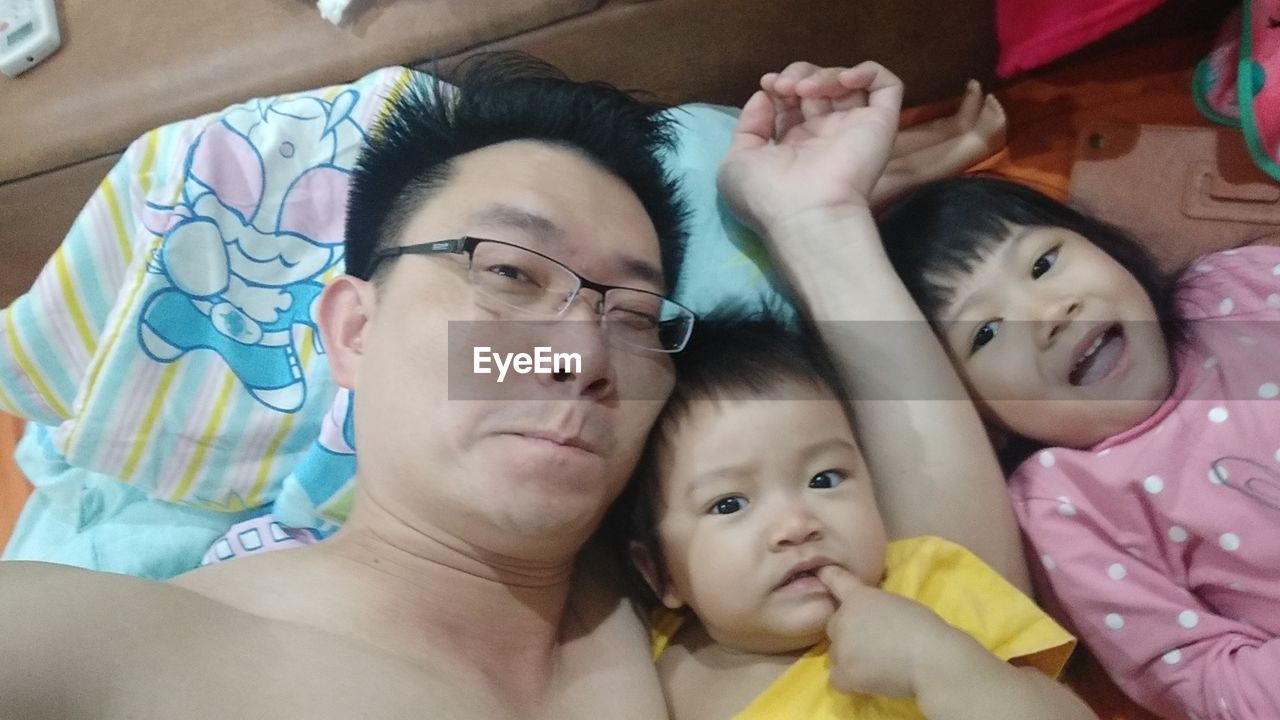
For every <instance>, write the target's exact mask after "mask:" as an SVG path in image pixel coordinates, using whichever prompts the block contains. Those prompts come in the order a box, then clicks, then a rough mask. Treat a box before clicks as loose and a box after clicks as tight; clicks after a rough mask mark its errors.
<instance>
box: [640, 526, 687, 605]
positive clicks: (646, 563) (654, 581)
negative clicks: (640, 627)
mask: <svg viewBox="0 0 1280 720" xmlns="http://www.w3.org/2000/svg"><path fill="white" fill-rule="evenodd" d="M627 547H628V549H629V550H630V552H631V564H633V565H635V566H636V570H639V571H640V576H641V577H643V578H644V582H645V584H646V585H648V586H649V589H650V590H652V591H653V594H654V595H656V596H657V597H658V599H659V600H661V601H662V604H663V605H664V606H666V608H667V609H668V610H679V609H680V608H682V607H684V600H683V599H682V598H681V597H680V595H679V593H677V592H676V590H675V588H673V587H672V586H671V582H670V579H669V578H666V577H664V576H663V573H662V572H661V571H660V570H659V569H658V564H657V563H656V562H654V560H653V553H651V552H649V548H647V547H645V546H644V545H643V544H642V543H640V542H637V541H635V540H632V541H631V543H630V544H629V545H628V546H627Z"/></svg>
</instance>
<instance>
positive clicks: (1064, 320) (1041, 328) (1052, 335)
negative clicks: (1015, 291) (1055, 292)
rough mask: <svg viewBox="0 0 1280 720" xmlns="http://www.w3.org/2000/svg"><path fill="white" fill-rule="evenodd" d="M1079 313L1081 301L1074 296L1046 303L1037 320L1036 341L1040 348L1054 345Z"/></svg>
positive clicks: (1053, 299)
mask: <svg viewBox="0 0 1280 720" xmlns="http://www.w3.org/2000/svg"><path fill="white" fill-rule="evenodd" d="M1079 313H1080V300H1079V298H1077V297H1075V296H1074V295H1069V296H1066V297H1056V298H1051V299H1048V300H1046V301H1044V303H1043V304H1042V305H1041V306H1040V308H1039V311H1038V314H1037V317H1036V318H1035V323H1036V339H1037V340H1038V342H1039V344H1040V347H1042V348H1045V347H1049V346H1050V345H1052V344H1053V341H1054V340H1057V339H1058V336H1059V335H1060V334H1062V331H1063V330H1066V329H1067V327H1068V326H1069V325H1070V324H1071V321H1072V320H1074V319H1075V318H1076V316H1077V315H1078V314H1079Z"/></svg>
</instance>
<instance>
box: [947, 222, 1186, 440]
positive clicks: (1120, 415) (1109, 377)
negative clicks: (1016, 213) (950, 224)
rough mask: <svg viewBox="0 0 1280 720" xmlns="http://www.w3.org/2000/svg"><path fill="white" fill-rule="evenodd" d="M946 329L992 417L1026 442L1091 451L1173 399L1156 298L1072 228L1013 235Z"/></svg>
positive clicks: (974, 281)
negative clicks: (1170, 393)
mask: <svg viewBox="0 0 1280 720" xmlns="http://www.w3.org/2000/svg"><path fill="white" fill-rule="evenodd" d="M942 320H943V323H942V326H943V330H944V334H945V339H946V341H947V346H948V348H949V350H950V352H951V354H952V356H953V357H954V358H955V359H956V360H957V367H958V369H959V370H960V374H961V375H962V377H963V378H964V380H965V382H966V383H967V384H968V386H969V388H970V390H971V392H972V393H973V395H974V398H975V400H976V401H977V402H978V404H979V406H980V407H981V409H982V410H983V413H984V415H985V416H986V417H987V418H988V419H989V420H990V421H992V422H994V423H995V424H996V425H998V426H999V427H1001V428H1003V429H1005V430H1009V431H1011V432H1014V433H1017V434H1019V435H1022V436H1024V437H1029V438H1032V439H1035V440H1038V441H1041V442H1044V443H1047V444H1051V445H1065V446H1068V447H1088V446H1090V445H1093V444H1096V443H1098V442H1100V441H1101V440H1103V439H1105V438H1107V437H1110V436H1112V435H1115V434H1117V433H1119V432H1122V431H1124V430H1127V429H1129V428H1131V427H1133V426H1135V425H1137V424H1138V423H1140V422H1141V421H1142V420H1144V419H1145V418H1147V417H1148V416H1149V415H1151V413H1152V412H1154V411H1155V410H1156V408H1157V407H1159V405H1160V403H1161V402H1163V401H1164V399H1165V398H1166V397H1167V396H1168V394H1169V390H1170V386H1171V383H1172V372H1171V370H1170V361H1169V349H1168V347H1167V345H1166V344H1165V341H1164V336H1163V334H1162V332H1161V329H1160V323H1159V321H1158V318H1157V317H1156V311H1155V308H1154V306H1153V305H1152V303H1151V300H1150V298H1149V297H1148V296H1147V294H1146V291H1145V290H1143V288H1142V286H1141V285H1140V284H1139V283H1138V281H1137V279H1136V278H1134V277H1133V275H1131V274H1130V273H1129V272H1128V271H1127V270H1126V269H1125V268H1124V267H1123V266H1122V265H1120V264H1119V263H1118V262H1116V261H1115V260H1114V259H1112V258H1111V256H1109V255H1107V254H1106V253H1105V252H1103V251H1102V250H1100V249H1099V248H1098V247H1097V246H1095V245H1094V244H1093V243H1091V242H1089V240H1088V239H1086V238H1085V237H1083V236H1081V235H1079V234H1078V233H1075V232H1072V231H1070V230H1066V229H1063V228H1054V227H1014V228H1010V239H1009V240H1007V241H1005V242H1004V243H1003V244H1001V245H1000V246H999V247H997V249H996V250H995V251H994V252H992V253H991V254H990V255H989V256H988V257H986V258H985V259H983V260H982V261H981V262H979V263H978V265H977V267H976V268H975V270H974V272H973V273H972V275H970V276H969V277H967V278H965V279H964V280H962V281H961V282H960V283H959V284H958V288H957V292H956V295H955V298H954V299H953V300H952V302H951V304H950V306H949V307H948V308H946V309H945V310H944V312H943V317H942Z"/></svg>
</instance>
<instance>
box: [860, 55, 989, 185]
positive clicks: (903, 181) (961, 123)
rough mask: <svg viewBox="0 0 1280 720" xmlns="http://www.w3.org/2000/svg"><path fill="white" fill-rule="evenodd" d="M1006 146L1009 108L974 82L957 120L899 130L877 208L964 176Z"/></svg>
mask: <svg viewBox="0 0 1280 720" xmlns="http://www.w3.org/2000/svg"><path fill="white" fill-rule="evenodd" d="M1004 145H1005V116H1004V108H1003V107H1001V106H1000V101H999V100H996V97H995V96H994V95H987V94H984V93H983V92H982V87H981V86H980V85H978V82H977V81H976V80H970V81H969V85H968V86H967V87H966V88H965V94H964V97H963V98H962V99H961V101H960V107H959V109H957V110H956V113H955V114H954V115H949V116H947V117H942V118H938V119H936V120H930V121H927V122H924V123H920V124H918V125H912V126H910V127H905V128H903V129H901V130H899V131H898V136H897V138H895V139H894V141H893V149H892V150H891V151H890V155H889V164H888V165H887V166H886V167H885V170H884V174H883V175H881V176H880V179H879V180H878V181H876V184H875V187H874V188H873V189H872V190H871V197H870V198H869V199H870V201H871V207H873V208H876V209H880V208H883V207H885V206H886V205H888V204H889V203H891V202H893V201H894V200H896V199H897V198H898V197H900V196H901V195H902V194H904V193H906V192H907V191H908V190H911V189H912V188H915V187H918V186H920V185H923V184H924V183H926V182H929V181H931V180H939V179H941V178H945V177H951V176H953V175H958V174H960V173H961V172H963V171H964V170H966V169H967V168H970V167H973V166H974V165H975V164H977V163H978V162H981V161H982V160H985V159H986V158H988V157H991V156H992V155H994V154H995V153H996V152H998V151H999V150H1000V149H1001V148H1003V147H1004Z"/></svg>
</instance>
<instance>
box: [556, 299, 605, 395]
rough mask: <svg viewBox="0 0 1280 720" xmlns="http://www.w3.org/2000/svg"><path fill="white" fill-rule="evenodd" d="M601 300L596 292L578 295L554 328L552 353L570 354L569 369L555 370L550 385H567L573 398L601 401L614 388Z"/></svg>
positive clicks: (560, 368)
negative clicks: (571, 391)
mask: <svg viewBox="0 0 1280 720" xmlns="http://www.w3.org/2000/svg"><path fill="white" fill-rule="evenodd" d="M602 302H603V301H602V298H601V296H600V294H599V293H597V292H595V291H594V290H586V289H584V290H583V291H581V292H579V293H578V294H577V296H576V297H574V298H573V300H571V301H570V303H569V306H568V307H566V308H565V310H564V312H563V313H562V314H561V316H560V322H558V323H556V325H555V328H556V329H555V332H554V338H553V341H554V342H555V343H556V345H555V346H553V347H552V352H553V353H567V354H569V355H570V358H569V363H568V364H567V365H568V366H567V367H559V368H555V369H554V372H552V373H551V374H549V375H546V376H545V377H546V378H547V382H550V383H568V384H572V386H573V393H572V394H573V396H575V397H586V398H593V399H598V398H602V397H605V396H607V395H608V394H609V393H611V392H612V391H613V389H614V386H615V378H614V367H613V362H612V358H611V356H610V348H609V344H608V340H607V338H606V337H605V335H604V327H603V323H602V322H601V317H600V310H601V305H602Z"/></svg>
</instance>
